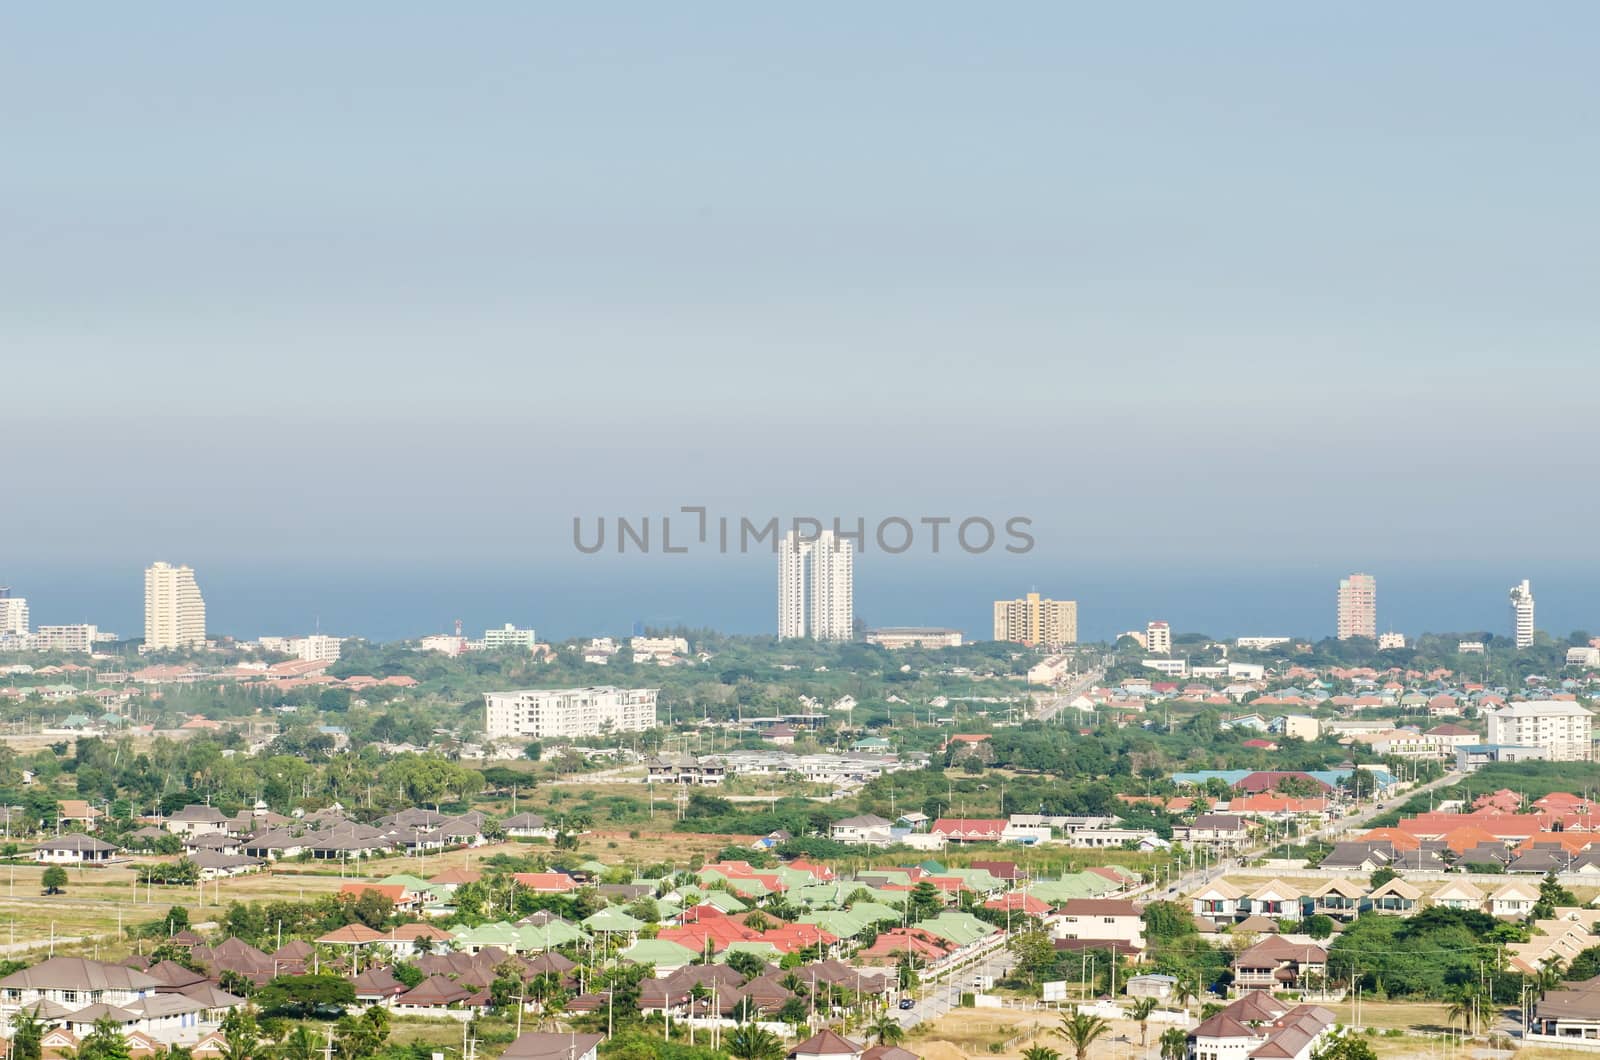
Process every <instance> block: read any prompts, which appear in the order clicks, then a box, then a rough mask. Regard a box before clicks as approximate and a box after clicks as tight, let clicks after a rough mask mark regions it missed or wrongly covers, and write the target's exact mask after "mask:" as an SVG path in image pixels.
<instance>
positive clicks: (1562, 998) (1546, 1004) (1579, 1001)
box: [1524, 976, 1600, 1049]
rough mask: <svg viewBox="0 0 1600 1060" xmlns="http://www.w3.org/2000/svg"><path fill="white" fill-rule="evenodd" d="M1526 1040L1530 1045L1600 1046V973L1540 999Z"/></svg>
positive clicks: (1592, 1047)
mask: <svg viewBox="0 0 1600 1060" xmlns="http://www.w3.org/2000/svg"><path fill="white" fill-rule="evenodd" d="M1524 1040H1525V1041H1526V1042H1527V1043H1528V1044H1530V1045H1556V1046H1560V1045H1567V1044H1576V1043H1580V1042H1581V1043H1582V1045H1583V1047H1584V1048H1589V1049H1594V1048H1600V976H1596V977H1595V978H1593V979H1586V980H1584V981H1583V982H1581V983H1574V984H1571V985H1570V986H1569V987H1567V988H1566V989H1562V990H1551V991H1549V992H1548V993H1546V994H1545V995H1544V996H1543V997H1542V998H1540V999H1539V1001H1538V1002H1537V1003H1536V1004H1535V1005H1534V1009H1533V1020H1532V1022H1531V1023H1530V1025H1529V1033H1528V1034H1527V1035H1526V1036H1525V1038H1524Z"/></svg>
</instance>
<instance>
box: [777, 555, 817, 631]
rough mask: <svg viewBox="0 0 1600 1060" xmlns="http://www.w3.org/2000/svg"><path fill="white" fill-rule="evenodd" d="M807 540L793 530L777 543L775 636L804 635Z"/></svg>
mask: <svg viewBox="0 0 1600 1060" xmlns="http://www.w3.org/2000/svg"><path fill="white" fill-rule="evenodd" d="M810 554H811V542H809V541H806V540H804V539H802V538H801V537H800V535H799V534H797V533H795V532H794V531H793V530H791V531H789V532H788V533H787V534H785V535H784V536H783V540H782V541H780V542H778V637H779V638H780V639H782V640H790V639H793V638H795V637H803V636H805V635H806V557H808V556H809V555H810Z"/></svg>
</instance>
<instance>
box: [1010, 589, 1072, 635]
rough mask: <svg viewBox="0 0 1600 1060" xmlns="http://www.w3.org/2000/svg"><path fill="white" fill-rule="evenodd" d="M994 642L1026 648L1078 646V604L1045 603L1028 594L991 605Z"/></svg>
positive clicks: (1052, 601)
mask: <svg viewBox="0 0 1600 1060" xmlns="http://www.w3.org/2000/svg"><path fill="white" fill-rule="evenodd" d="M994 639H995V640H1006V641H1013V642H1015V643H1017V644H1026V645H1027V646H1028V647H1030V648H1040V647H1042V648H1061V647H1065V646H1066V645H1068V644H1076V643H1078V602H1077V601H1076V600H1047V599H1044V598H1042V597H1040V595H1039V594H1038V593H1029V594H1028V595H1027V596H1024V597H1023V598H1022V599H1020V600H996V601H995V602H994Z"/></svg>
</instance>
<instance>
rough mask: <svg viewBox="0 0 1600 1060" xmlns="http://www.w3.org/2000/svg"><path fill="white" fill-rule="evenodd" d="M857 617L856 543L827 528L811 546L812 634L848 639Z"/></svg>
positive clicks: (817, 637) (830, 638)
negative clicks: (835, 534)
mask: <svg viewBox="0 0 1600 1060" xmlns="http://www.w3.org/2000/svg"><path fill="white" fill-rule="evenodd" d="M855 621H856V583H855V546H853V545H852V544H851V543H850V542H849V541H848V540H841V539H840V538H837V537H835V536H834V534H833V531H831V530H824V531H823V532H822V533H821V534H820V535H819V536H818V537H817V543H816V546H815V547H814V548H812V550H811V636H812V637H814V638H815V639H817V640H849V639H851V638H852V637H853V636H855Z"/></svg>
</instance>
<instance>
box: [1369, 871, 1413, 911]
mask: <svg viewBox="0 0 1600 1060" xmlns="http://www.w3.org/2000/svg"><path fill="white" fill-rule="evenodd" d="M1366 905H1367V908H1369V909H1371V910H1372V911H1373V912H1374V913H1383V914H1385V915H1388V916H1410V915H1412V914H1413V913H1415V912H1417V911H1418V910H1419V909H1421V908H1422V892H1421V891H1420V890H1418V889H1417V888H1416V887H1415V886H1414V885H1413V884H1409V883H1407V882H1406V881H1405V880H1403V879H1401V878H1400V877H1398V876H1396V877H1395V878H1394V879H1392V880H1390V881H1389V882H1388V883H1385V884H1383V885H1382V886H1380V887H1378V888H1377V889H1376V890H1374V891H1373V892H1372V893H1371V894H1369V895H1367V902H1366Z"/></svg>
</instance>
